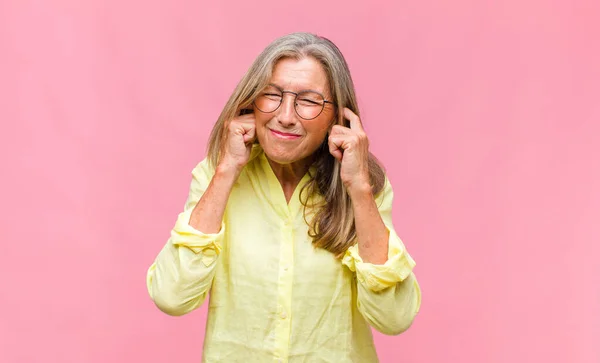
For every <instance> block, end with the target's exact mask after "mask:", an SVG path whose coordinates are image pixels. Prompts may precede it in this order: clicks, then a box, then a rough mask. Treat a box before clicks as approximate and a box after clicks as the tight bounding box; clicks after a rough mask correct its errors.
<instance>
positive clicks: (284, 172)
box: [267, 156, 314, 187]
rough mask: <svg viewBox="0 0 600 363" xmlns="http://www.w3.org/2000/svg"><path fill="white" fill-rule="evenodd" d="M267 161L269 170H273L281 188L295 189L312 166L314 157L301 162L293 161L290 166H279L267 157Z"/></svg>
mask: <svg viewBox="0 0 600 363" xmlns="http://www.w3.org/2000/svg"><path fill="white" fill-rule="evenodd" d="M267 160H268V161H269V165H271V169H273V173H274V174H275V176H276V177H277V180H279V183H280V184H281V186H283V187H285V186H293V187H296V186H297V185H298V184H299V183H300V180H302V177H303V176H304V174H306V172H307V171H308V169H309V168H310V165H311V164H312V162H313V160H314V157H312V156H311V157H308V158H305V159H302V160H298V161H295V162H293V163H290V164H279V163H277V162H275V161H273V160H271V159H269V158H268V157H267Z"/></svg>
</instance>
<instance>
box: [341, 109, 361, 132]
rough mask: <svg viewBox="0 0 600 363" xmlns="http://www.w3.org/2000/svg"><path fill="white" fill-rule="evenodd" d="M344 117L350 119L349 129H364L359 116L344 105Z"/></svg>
mask: <svg viewBox="0 0 600 363" xmlns="http://www.w3.org/2000/svg"><path fill="white" fill-rule="evenodd" d="M344 117H345V118H346V119H348V120H349V121H350V129H351V130H357V131H364V129H363V127H362V122H361V121H360V118H359V117H358V116H357V115H356V114H355V113H354V112H352V111H350V109H349V108H348V107H344Z"/></svg>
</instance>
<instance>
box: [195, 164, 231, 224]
mask: <svg viewBox="0 0 600 363" xmlns="http://www.w3.org/2000/svg"><path fill="white" fill-rule="evenodd" d="M239 174H240V171H239V170H237V169H235V168H231V167H225V166H221V165H220V166H219V167H217V169H216V170H215V175H214V176H213V178H212V179H211V181H210V184H209V185H208V187H207V189H206V191H205V192H204V194H203V195H202V197H201V198H200V200H199V201H198V203H197V204H196V206H195V207H194V209H193V211H192V214H191V215H190V220H189V225H190V226H191V227H192V228H194V229H196V230H198V231H202V232H204V233H218V232H219V230H220V229H221V224H222V221H223V215H224V214H225V208H226V207H227V201H228V200H229V195H230V193H231V189H232V188H233V185H234V184H235V182H236V180H237V178H238V176H239Z"/></svg>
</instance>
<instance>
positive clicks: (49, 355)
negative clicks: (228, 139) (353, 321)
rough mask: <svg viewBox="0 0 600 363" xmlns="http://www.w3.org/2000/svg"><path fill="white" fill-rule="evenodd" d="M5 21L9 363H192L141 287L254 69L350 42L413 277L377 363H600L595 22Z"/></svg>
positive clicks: (308, 11) (289, 12)
mask: <svg viewBox="0 0 600 363" xmlns="http://www.w3.org/2000/svg"><path fill="white" fill-rule="evenodd" d="M491 3H492V2H488V1H479V0H454V1H418V2H417V1H410V2H408V1H407V2H396V1H389V2H380V3H377V2H371V4H370V5H367V3H366V2H362V3H361V4H362V5H358V4H350V5H349V4H348V3H347V2H342V1H339V2H325V1H312V0H309V1H308V3H306V2H305V3H302V4H300V3H298V2H286V1H269V2H263V3H254V2H247V1H236V2H229V3H227V4H225V3H223V4H221V5H219V4H217V3H216V2H210V3H206V4H204V3H203V2H201V1H183V0H180V1H160V2H159V1H152V0H145V1H134V0H128V1H123V0H121V1H117V0H110V1H109V0H90V1H79V0H70V1H69V0H54V1H25V0H23V1H21V0H19V1H16V0H14V1H11V0H6V1H2V2H0V52H1V53H0V64H1V67H0V120H1V121H2V131H1V132H0V134H1V136H0V138H1V139H0V148H1V149H0V155H1V157H2V160H1V162H2V164H1V165H2V176H3V177H2V187H1V188H0V193H1V195H0V197H1V199H0V200H1V211H2V212H1V213H2V214H1V218H0V236H1V240H2V243H3V248H2V252H1V253H0V269H1V271H0V272H1V277H0V279H1V281H2V282H1V283H0V286H1V290H0V317H1V320H0V361H1V362H7V363H9V362H11V363H12V362H50V363H55V362H56V363H58V362H61V363H62V362H78V363H79V362H90V363H100V362H103V363H104V362H117V363H120V362H200V357H201V350H202V346H201V344H202V338H203V330H204V322H205V313H206V310H205V309H202V310H199V311H197V312H194V313H192V314H190V315H188V316H186V317H183V318H173V317H169V316H167V315H164V314H162V313H160V312H159V311H158V309H156V308H155V307H154V305H153V304H152V302H151V300H150V299H149V297H148V295H147V292H146V286H145V274H146V269H147V267H148V266H149V265H150V263H151V262H152V260H153V258H154V257H155V256H156V254H157V253H158V251H159V249H160V248H161V247H162V245H163V244H164V243H165V242H166V239H167V238H168V234H169V231H170V229H171V227H172V226H173V223H174V221H175V218H176V216H177V213H178V212H179V211H180V210H181V208H182V207H183V203H184V201H185V198H186V196H187V191H188V189H187V188H188V186H189V182H190V180H191V179H190V178H191V174H190V172H191V169H192V168H193V166H194V165H195V164H196V163H197V162H198V161H199V160H200V159H201V158H203V157H204V155H205V154H204V148H205V145H206V140H207V137H208V132H209V130H210V129H211V126H212V124H213V122H214V121H215V119H216V117H217V115H218V114H219V112H220V110H221V108H222V107H223V105H224V103H225V101H226V99H227V98H228V96H229V94H230V93H231V91H232V90H233V87H234V86H235V84H236V83H237V81H238V80H239V79H240V77H241V76H242V74H243V73H244V72H245V70H246V69H247V68H248V66H249V65H250V62H251V61H252V60H253V59H254V58H255V57H256V56H257V55H258V53H259V52H260V51H261V50H262V49H263V47H264V46H266V45H267V44H268V43H269V42H270V41H271V40H273V39H274V38H275V37H277V36H280V35H283V34H286V33H289V32H292V31H299V30H304V31H312V32H316V33H319V34H321V35H325V36H327V37H329V38H330V39H332V40H333V41H334V42H336V43H337V44H338V45H339V47H340V48H341V49H342V51H343V52H344V54H345V55H346V57H347V60H348V62H349V64H350V67H351V70H352V72H353V77H354V79H355V82H356V87H357V90H358V95H359V101H360V105H361V107H362V111H363V122H364V124H365V127H366V129H367V133H368V135H369V137H370V140H371V145H372V151H373V152H374V153H375V154H376V155H377V156H378V157H379V158H380V159H381V160H382V161H383V163H384V164H385V166H386V167H387V170H388V173H389V177H390V179H391V180H392V182H393V184H394V187H395V191H396V200H395V205H394V207H395V214H394V218H395V223H396V227H397V229H398V231H399V234H400V235H401V237H402V238H403V240H404V241H405V243H406V245H407V246H408V248H409V250H410V252H411V254H412V255H413V257H414V258H415V260H416V261H417V264H418V265H417V268H416V270H415V272H416V274H417V277H418V279H419V282H420V283H421V287H422V290H423V304H422V307H421V312H420V314H419V316H418V317H417V320H416V321H415V323H414V325H413V326H412V327H411V329H410V330H409V331H408V332H406V333H405V334H403V335H401V336H398V337H386V336H382V335H379V334H376V343H377V346H378V350H379V352H380V357H381V361H382V362H426V363H429V362H431V363H434V362H435V363H437V362H461V363H471V362H478V363H479V362H491V363H496V362H552V363H553V362H578V363H579V362H582V363H583V362H590V363H591V362H598V361H600V354H599V349H598V347H597V345H598V343H599V342H600V329H599V324H600V319H599V316H600V309H599V307H600V290H599V289H600V281H599V280H600V278H599V276H600V268H599V267H600V266H599V265H600V264H599V263H598V262H597V258H598V255H599V252H600V247H599V246H600V243H599V242H600V227H599V223H598V222H599V221H600V208H599V206H600V187H599V186H600V150H599V147H598V146H597V145H595V143H598V141H600V137H599V133H600V102H599V99H600V86H599V84H600V42H599V41H598V39H599V38H600V26H599V25H598V24H599V19H598V18H599V14H600V5H599V4H600V3H598V2H597V1H593V0H590V1H587V2H583V1H567V0H565V1H562V2H560V1H545V0H544V1H542V0H528V1H519V0H510V1H498V2H495V3H496V4H491Z"/></svg>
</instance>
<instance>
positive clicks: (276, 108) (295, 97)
mask: <svg viewBox="0 0 600 363" xmlns="http://www.w3.org/2000/svg"><path fill="white" fill-rule="evenodd" d="M269 86H272V87H275V88H277V89H278V90H279V92H281V100H280V101H279V104H278V105H277V107H275V109H274V110H273V111H268V112H267V111H263V110H261V109H260V108H258V106H257V105H256V100H254V101H253V102H252V104H253V105H254V107H256V109H257V110H259V111H260V112H262V113H273V112H275V111H277V110H278V109H279V107H281V104H282V103H283V95H284V94H286V93H291V94H293V95H294V112H296V115H298V117H300V118H301V119H303V120H307V121H308V120H314V119H316V118H317V117H319V116H320V115H321V114H322V113H323V110H324V109H325V104H326V103H329V104H331V105H334V106H335V103H333V102H331V101H328V100H326V99H325V96H323V95H322V94H321V93H320V92H317V91H313V90H305V91H300V92H292V91H284V90H282V89H281V88H279V87H277V86H276V85H274V84H269ZM303 93H316V94H318V95H319V96H321V97H323V105H322V106H321V111H319V113H318V114H317V115H316V116H315V117H312V118H306V117H302V116H301V115H300V113H298V110H297V109H296V107H297V105H298V103H297V102H296V100H297V99H298V95H301V94H303ZM259 97H260V96H259Z"/></svg>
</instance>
